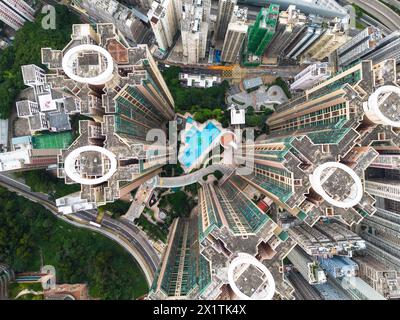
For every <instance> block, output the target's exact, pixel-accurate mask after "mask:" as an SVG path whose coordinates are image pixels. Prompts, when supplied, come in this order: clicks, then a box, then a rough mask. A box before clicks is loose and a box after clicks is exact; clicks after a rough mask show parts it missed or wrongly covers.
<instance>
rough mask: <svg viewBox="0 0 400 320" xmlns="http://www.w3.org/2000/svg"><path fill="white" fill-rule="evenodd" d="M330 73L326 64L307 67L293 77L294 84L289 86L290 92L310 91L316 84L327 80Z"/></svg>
mask: <svg viewBox="0 0 400 320" xmlns="http://www.w3.org/2000/svg"><path fill="white" fill-rule="evenodd" d="M331 73H332V72H331V70H330V67H329V64H328V63H327V62H322V63H315V64H312V65H309V66H308V67H307V68H305V69H304V70H303V71H301V72H300V73H299V74H298V75H296V76H295V77H294V82H293V83H292V84H291V85H290V90H307V89H311V88H312V87H313V86H315V85H316V84H318V82H322V81H323V80H326V79H328V78H329V77H330V76H331Z"/></svg>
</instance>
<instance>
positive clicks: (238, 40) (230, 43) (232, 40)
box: [221, 6, 248, 63]
mask: <svg viewBox="0 0 400 320" xmlns="http://www.w3.org/2000/svg"><path fill="white" fill-rule="evenodd" d="M246 21H247V8H244V9H239V7H238V6H236V7H235V9H234V11H233V15H232V18H231V20H230V22H229V24H228V28H227V31H226V36H225V39H224V45H223V47H222V53H221V61H223V62H228V63H235V62H237V61H238V58H239V56H240V54H241V51H242V48H243V43H244V40H245V38H246V35H247V31H248V25H247V23H246Z"/></svg>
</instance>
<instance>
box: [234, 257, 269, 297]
mask: <svg viewBox="0 0 400 320" xmlns="http://www.w3.org/2000/svg"><path fill="white" fill-rule="evenodd" d="M244 265H247V268H246V270H243V269H241V268H243V266H244ZM238 268H239V269H241V270H240V271H238V270H237V269H238ZM238 272H239V273H238ZM265 279H266V281H267V284H265ZM228 281H229V285H230V286H231V288H232V290H233V292H234V293H235V294H236V295H237V296H238V297H239V299H242V300H255V299H257V300H271V299H272V298H273V296H274V293H275V280H274V278H273V276H272V274H271V272H270V271H269V270H268V269H267V267H266V266H265V265H263V264H262V263H261V262H260V261H258V260H257V259H256V258H254V257H253V256H251V255H249V254H248V253H239V256H238V257H236V258H235V259H233V261H232V262H231V264H230V265H229V268H228ZM238 284H239V285H238ZM239 287H240V288H239Z"/></svg>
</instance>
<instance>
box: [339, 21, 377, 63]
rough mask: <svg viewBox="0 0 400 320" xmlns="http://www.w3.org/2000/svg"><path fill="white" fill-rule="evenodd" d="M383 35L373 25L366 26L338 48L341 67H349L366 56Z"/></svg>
mask: <svg viewBox="0 0 400 320" xmlns="http://www.w3.org/2000/svg"><path fill="white" fill-rule="evenodd" d="M382 37H383V35H382V32H381V30H380V29H378V28H376V27H373V26H369V27H367V28H365V29H364V30H363V31H361V32H360V33H358V34H357V35H356V36H354V37H353V38H352V39H351V40H350V41H347V42H346V43H345V44H344V45H343V46H341V47H340V48H339V49H338V51H337V55H338V64H339V66H340V67H341V68H343V67H347V66H348V65H351V64H353V63H355V62H358V61H359V60H360V59H362V58H364V57H365V56H366V55H367V54H368V53H370V52H372V51H373V50H374V49H375V48H376V46H377V44H378V43H379V41H380V40H381V39H382Z"/></svg>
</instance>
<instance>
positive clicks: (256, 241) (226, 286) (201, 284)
mask: <svg viewBox="0 0 400 320" xmlns="http://www.w3.org/2000/svg"><path fill="white" fill-rule="evenodd" d="M243 187H245V185H243V181H242V180H241V179H240V178H239V177H237V176H232V177H231V178H229V179H228V178H226V179H224V178H223V179H221V180H220V181H219V183H217V182H216V181H214V182H212V181H208V182H206V183H204V184H202V186H201V187H200V188H199V209H198V212H197V213H196V215H195V216H193V217H191V218H190V219H188V220H185V221H184V220H182V219H179V220H178V221H176V222H174V224H173V226H172V228H171V231H170V235H169V239H168V244H167V249H166V251H165V253H164V256H163V263H162V265H161V267H160V269H159V272H158V275H157V277H156V280H155V282H154V284H153V287H152V289H151V291H150V294H149V298H150V299H159V298H164V299H165V298H167V299H213V300H214V299H216V300H226V299H235V298H238V297H242V296H241V295H242V294H244V295H245V296H247V297H253V298H260V299H263V298H265V297H266V294H267V292H268V291H269V290H270V288H271V287H270V286H272V285H273V284H272V282H273V283H274V286H275V290H273V292H272V295H271V298H272V296H274V295H277V296H280V297H281V298H282V299H293V296H292V293H293V288H292V287H291V286H290V285H289V283H288V282H286V281H285V279H284V278H283V274H282V266H283V262H282V261H283V259H284V257H285V256H286V255H287V253H288V252H289V251H290V249H291V248H292V247H293V246H294V245H295V244H294V243H293V241H292V240H291V239H290V238H288V236H287V233H286V232H283V231H282V230H281V229H280V228H279V227H278V226H277V225H276V224H275V223H274V222H273V221H272V220H271V219H270V218H269V217H268V216H267V215H266V214H265V213H264V212H263V211H261V210H260V209H259V208H258V207H257V205H256V204H255V203H254V202H253V201H252V200H251V199H249V198H248V197H247V196H246V195H245V193H244V192H243V191H242V190H243ZM243 237H245V238H246V240H245V241H243V239H244V238H243ZM238 259H247V260H246V261H251V262H250V264H249V265H244V266H242V267H241V268H239V270H238V269H235V268H232V267H233V264H234V263H235V261H237V260H238ZM253 261H254V262H253ZM231 266H232V267H231ZM265 268H266V269H267V271H265ZM232 269H234V270H232ZM232 272H233V276H234V277H236V282H234V281H232V279H231V278H230V276H231V275H232ZM263 272H266V274H271V276H272V279H271V278H269V279H268V277H267V278H266V277H265V274H264V275H263ZM247 278H248V279H249V280H250V281H247ZM235 283H239V285H238V286H236V284H235ZM239 288H240V289H239ZM238 290H239V291H238ZM274 292H275V294H274Z"/></svg>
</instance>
